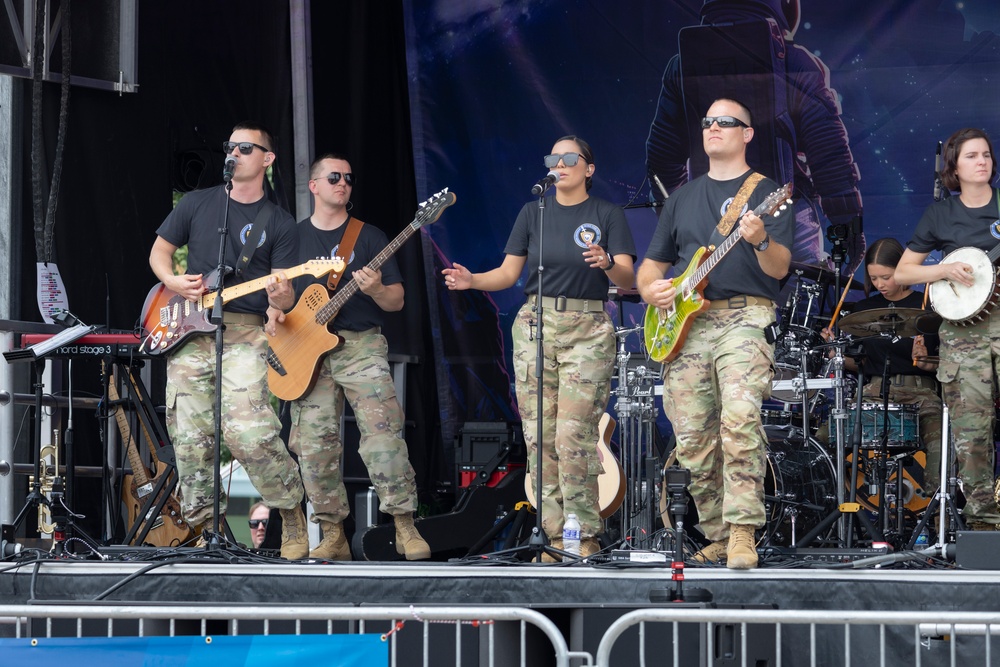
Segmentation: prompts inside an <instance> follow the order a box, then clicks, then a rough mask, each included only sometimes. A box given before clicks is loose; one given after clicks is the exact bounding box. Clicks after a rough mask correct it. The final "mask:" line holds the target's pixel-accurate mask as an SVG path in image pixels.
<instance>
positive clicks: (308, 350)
mask: <svg viewBox="0 0 1000 667" xmlns="http://www.w3.org/2000/svg"><path fill="white" fill-rule="evenodd" d="M454 203H455V193H453V192H448V188H445V189H444V190H441V191H440V192H438V193H437V194H435V195H434V196H432V197H430V198H429V199H427V200H426V201H424V202H422V203H421V204H420V206H419V207H418V208H417V213H416V216H415V217H414V218H413V221H412V222H410V224H409V225H407V226H406V227H405V228H404V229H403V231H402V232H400V233H399V236H397V237H396V238H395V239H393V240H392V242H391V243H389V245H387V246H386V247H385V248H384V249H383V250H382V252H380V253H379V254H378V255H376V256H375V258H374V259H373V260H372V261H371V262H369V263H368V267H369V268H371V269H372V270H378V268H379V267H380V266H382V265H383V264H384V263H385V262H386V260H387V259H389V258H390V257H392V255H393V254H394V253H395V252H396V251H397V250H399V248H400V246H402V245H403V243H405V242H406V240H407V239H409V238H410V236H411V235H412V234H413V233H414V232H415V231H417V230H418V229H420V228H421V227H423V226H424V225H429V224H431V223H432V222H434V221H435V220H437V219H438V218H440V217H441V213H443V212H444V210H445V209H446V208H448V207H449V206H451V205H452V204H454ZM341 270H342V269H341ZM357 291H358V284H357V283H356V282H354V279H353V278H352V279H351V280H349V281H347V284H346V285H342V286H341V287H340V288H339V289H338V290H337V293H336V294H335V295H334V297H333V298H332V299H331V298H330V296H329V292H327V289H326V286H325V285H319V284H313V285H310V286H309V287H307V288H306V289H305V291H304V292H303V293H302V296H300V297H299V300H298V302H297V303H296V304H295V308H293V309H292V312H290V313H287V314H286V315H285V321H284V322H276V323H275V324H276V333H275V334H274V335H273V336H271V337H270V339H269V340H268V346H269V348H268V352H267V366H268V368H267V386H268V388H269V389H270V390H271V393H272V394H274V395H275V396H277V397H278V398H280V399H281V400H283V401H294V400H296V399H299V398H302V397H303V396H305V395H306V394H308V393H309V391H310V390H311V389H312V388H313V385H314V384H316V375H317V373H318V371H319V362H320V360H321V359H322V358H323V356H324V355H326V354H327V353H329V352H331V351H333V350H336V349H337V348H338V347H340V345H341V343H343V339H342V338H341V337H340V336H338V335H337V334H335V333H333V332H331V331H330V330H329V329H328V328H327V325H328V324H330V322H333V320H334V318H335V317H337V313H339V312H340V309H341V308H342V307H343V306H344V304H345V303H347V300H348V299H350V298H351V297H352V296H354V294H355V293H357Z"/></svg>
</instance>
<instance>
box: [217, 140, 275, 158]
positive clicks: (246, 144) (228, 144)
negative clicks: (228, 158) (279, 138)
mask: <svg viewBox="0 0 1000 667" xmlns="http://www.w3.org/2000/svg"><path fill="white" fill-rule="evenodd" d="M237 148H239V149H240V155H250V154H251V153H253V149H254V148H259V149H261V150H262V151H264V152H265V153H269V152H270V151H269V150H268V149H266V148H264V147H263V146H261V145H260V144H255V143H253V142H252V141H241V142H239V143H236V142H235V141H223V142H222V150H224V151H226V155H229V154H231V153H232V152H233V150H235V149H237Z"/></svg>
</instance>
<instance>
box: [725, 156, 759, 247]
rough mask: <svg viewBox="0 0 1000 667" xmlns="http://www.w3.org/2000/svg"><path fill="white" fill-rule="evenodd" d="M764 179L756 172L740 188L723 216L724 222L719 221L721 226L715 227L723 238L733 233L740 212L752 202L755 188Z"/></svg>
mask: <svg viewBox="0 0 1000 667" xmlns="http://www.w3.org/2000/svg"><path fill="white" fill-rule="evenodd" d="M763 179H764V175H763V174H758V173H757V172H754V173H752V174H750V175H749V176H748V177H747V180H745V181H743V185H742V186H741V187H740V190H739V192H737V193H736V196H735V197H733V201H732V202H730V204H729V208H727V209H726V214H725V215H724V216H722V220H719V224H718V225H716V226H715V229H716V230H717V231H718V232H719V233H720V234H722V238H726V237H727V236H729V232H731V231H733V225H735V224H736V219H737V218H738V217H739V215H740V211H742V210H743V207H744V206H746V205H747V202H748V201H749V200H750V195H752V194H753V191H754V188H756V187H757V184H758V183H760V182H761V181H762V180H763Z"/></svg>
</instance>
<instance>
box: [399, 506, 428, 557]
mask: <svg viewBox="0 0 1000 667" xmlns="http://www.w3.org/2000/svg"><path fill="white" fill-rule="evenodd" d="M392 520H393V522H395V524H396V553H398V554H400V555H402V556H406V560H424V559H426V558H430V557H431V547H430V545H429V544H427V542H426V541H425V540H424V538H422V537H420V533H419V532H417V527H416V526H414V525H413V515H412V514H398V515H396V516H394V517H392Z"/></svg>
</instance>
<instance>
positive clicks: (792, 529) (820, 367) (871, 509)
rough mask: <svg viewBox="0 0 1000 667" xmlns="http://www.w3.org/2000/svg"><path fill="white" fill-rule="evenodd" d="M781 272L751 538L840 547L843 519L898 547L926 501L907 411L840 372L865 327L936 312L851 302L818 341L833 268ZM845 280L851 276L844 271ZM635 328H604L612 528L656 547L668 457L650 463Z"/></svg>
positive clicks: (650, 408) (877, 331)
mask: <svg viewBox="0 0 1000 667" xmlns="http://www.w3.org/2000/svg"><path fill="white" fill-rule="evenodd" d="M790 275H791V277H790V279H789V280H788V282H787V284H786V285H785V289H784V292H783V293H784V294H785V295H786V296H787V299H786V300H785V306H784V308H781V309H780V311H779V320H778V325H777V327H775V329H774V332H775V334H776V335H775V339H774V345H775V364H774V365H775V376H774V380H773V382H772V391H771V397H770V399H769V400H768V401H765V404H764V406H763V409H762V410H761V421H762V423H763V426H764V431H765V433H766V435H767V444H766V454H767V469H766V480H765V489H764V494H765V516H766V525H765V526H764V528H763V529H762V530H761V531H760V532H759V533H758V536H759V538H760V541H759V543H758V546H760V547H768V546H778V547H808V546H819V547H831V546H834V547H835V546H843V547H851V546H853V545H854V544H855V543H856V542H860V541H864V540H863V539H859V538H856V537H855V526H854V523H855V521H860V524H861V526H860V527H861V529H863V531H865V532H867V533H869V535H868V539H870V541H871V542H872V543H875V542H889V543H890V544H893V546H901V545H905V544H906V540H907V538H908V537H910V535H909V533H910V532H912V530H913V526H914V525H915V524H916V517H917V515H918V513H919V512H920V511H922V510H924V509H925V508H926V507H927V504H928V500H927V498H928V495H927V493H925V492H924V490H923V488H922V486H921V484H922V475H923V471H922V469H919V465H918V464H917V463H915V461H916V460H922V457H923V454H922V452H921V449H922V443H921V440H920V427H919V419H918V411H917V408H916V406H912V405H901V404H894V403H889V402H888V401H887V400H884V401H881V402H879V401H877V400H874V399H863V398H862V396H861V391H860V378H856V377H854V376H853V375H852V374H851V373H845V370H844V361H845V358H848V357H852V356H854V357H857V358H860V355H861V353H860V352H859V350H861V349H863V347H864V345H865V341H866V339H870V338H872V337H878V338H885V337H893V338H895V337H908V336H915V335H918V334H930V333H934V332H936V330H937V326H938V325H939V324H940V317H938V316H937V315H935V314H933V313H931V312H929V311H924V310H919V309H903V308H885V309H878V310H866V311H861V312H858V313H853V314H850V315H846V316H844V317H843V318H842V319H841V320H840V322H839V331H840V335H838V336H837V337H836V338H834V339H833V340H830V341H829V342H826V341H824V339H823V335H822V333H821V331H822V328H823V327H824V326H826V325H827V323H826V322H825V321H823V320H822V319H821V318H822V317H823V316H822V313H824V311H826V312H829V310H832V308H829V307H828V306H827V304H826V303H825V300H826V299H827V297H828V296H829V295H830V294H832V292H833V290H832V289H831V286H832V284H833V280H834V277H835V275H834V273H833V272H832V271H830V270H828V269H825V268H820V267H813V266H809V265H802V264H794V263H793V265H792V271H791V274H790ZM849 289H851V290H860V289H861V285H860V284H859V283H858V282H857V281H854V280H853V279H852V280H851V284H850V287H849ZM827 317H829V316H827ZM831 324H832V323H831ZM641 331H642V327H641V326H638V327H631V328H626V327H624V326H619V327H618V328H617V329H616V338H617V355H616V368H617V371H616V379H617V385H616V386H615V387H614V388H613V389H612V397H613V398H614V408H615V411H616V413H617V416H618V426H619V454H620V458H621V463H622V466H623V468H624V471H625V477H626V490H625V498H624V501H623V503H622V508H621V510H620V512H619V514H618V515H617V516H618V517H619V520H620V530H621V536H622V538H623V539H625V540H627V541H628V543H629V544H630V545H631V546H633V547H641V548H656V544H655V543H653V542H652V541H651V537H652V536H654V535H656V530H655V526H654V522H655V519H656V518H657V516H658V515H659V516H660V517H662V518H663V523H664V525H669V524H670V519H669V516H668V513H667V511H666V503H665V502H664V501H665V499H666V495H667V494H666V491H665V490H664V489H661V488H660V481H661V480H660V479H658V474H659V473H660V472H661V471H663V472H665V471H666V470H667V469H668V468H669V466H670V465H671V461H670V460H669V459H668V460H667V462H666V465H661V464H660V463H659V461H660V460H661V459H658V458H656V451H655V447H654V439H655V438H656V437H657V433H658V431H657V429H656V426H655V422H656V418H657V414H658V411H657V408H656V406H655V402H654V401H655V396H656V395H657V394H659V393H661V392H662V385H661V384H660V383H659V377H660V372H659V367H658V364H655V363H653V362H652V361H650V360H648V359H643V358H641V356H640V355H632V354H630V353H629V352H627V351H626V344H625V343H626V339H627V338H628V337H630V336H631V335H632V334H634V333H638V334H639V335H640V338H641V336H642V333H641ZM855 394H856V395H855ZM915 456H916V459H915ZM671 458H672V457H671ZM855 502H857V503H859V506H860V507H861V508H863V509H862V511H858V512H854V513H851V514H845V513H842V512H841V508H843V507H850V506H851V505H845V503H852V504H853V503H855ZM692 505H693V503H692ZM686 523H687V524H688V525H689V526H690V525H693V524H694V523H695V522H694V521H693V520H690V519H689V520H688V521H687V522H686ZM612 530H614V528H612ZM911 543H912V540H911Z"/></svg>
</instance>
